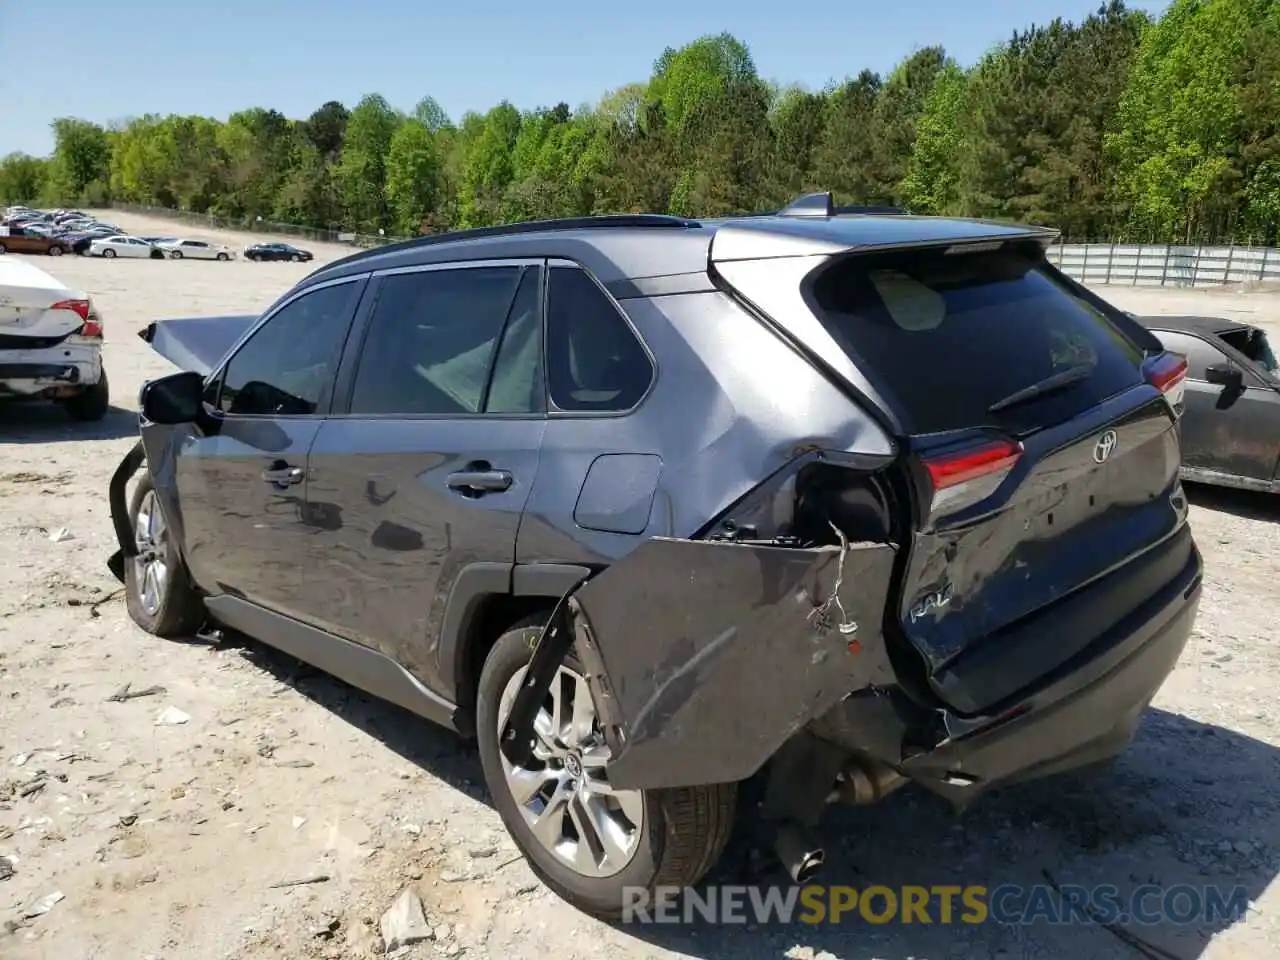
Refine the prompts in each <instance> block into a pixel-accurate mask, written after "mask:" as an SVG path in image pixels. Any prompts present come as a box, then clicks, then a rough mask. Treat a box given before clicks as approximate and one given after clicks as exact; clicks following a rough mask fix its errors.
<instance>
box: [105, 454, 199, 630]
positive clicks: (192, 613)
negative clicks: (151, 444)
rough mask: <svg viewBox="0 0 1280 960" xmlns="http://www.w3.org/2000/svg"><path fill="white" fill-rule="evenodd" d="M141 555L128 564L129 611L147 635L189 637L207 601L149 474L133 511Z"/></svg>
mask: <svg viewBox="0 0 1280 960" xmlns="http://www.w3.org/2000/svg"><path fill="white" fill-rule="evenodd" d="M129 520H130V526H131V527H132V528H133V535H134V541H135V542H136V543H137V545H138V555H137V556H136V557H134V558H133V559H132V560H130V561H129V562H127V563H126V564H125V568H124V578H125V609H126V610H128V611H129V617H130V618H131V619H132V620H133V622H134V623H136V624H137V625H138V626H140V627H141V628H142V629H143V630H145V631H147V633H150V634H154V635H155V636H157V637H189V636H191V635H192V634H194V633H195V632H196V631H197V630H198V629H200V626H201V625H202V624H203V623H204V620H205V611H204V603H203V602H202V601H201V599H200V595H199V594H198V593H196V591H195V589H194V588H193V587H192V586H191V581H190V580H189V579H188V577H187V568H186V565H185V564H184V563H183V562H182V557H181V556H180V555H179V553H178V549H177V545H176V544H175V543H174V542H173V539H172V537H170V535H169V524H168V522H167V521H166V519H165V515H164V511H163V510H162V509H161V508H160V497H159V496H158V495H157V494H156V490H155V486H154V485H153V484H152V482H151V474H150V472H147V473H145V474H143V476H142V479H141V480H139V481H138V486H137V489H136V490H134V492H133V502H132V503H131V504H130V507H129Z"/></svg>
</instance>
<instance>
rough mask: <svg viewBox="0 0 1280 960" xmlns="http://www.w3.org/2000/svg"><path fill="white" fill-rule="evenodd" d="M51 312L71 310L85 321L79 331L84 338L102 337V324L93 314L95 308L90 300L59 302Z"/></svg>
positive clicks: (51, 308)
mask: <svg viewBox="0 0 1280 960" xmlns="http://www.w3.org/2000/svg"><path fill="white" fill-rule="evenodd" d="M49 309H50V310H70V311H71V312H72V313H74V314H75V315H76V316H77V317H79V318H80V319H81V320H83V321H84V323H82V324H81V326H80V330H79V331H78V332H79V334H80V336H82V337H101V336H102V322H101V321H100V320H99V318H98V317H97V316H95V315H94V313H93V306H92V304H90V303H89V301H88V300H59V301H58V302H57V303H55V304H54V305H53V306H51V307H50V308H49Z"/></svg>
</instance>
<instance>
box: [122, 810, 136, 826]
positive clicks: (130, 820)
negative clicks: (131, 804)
mask: <svg viewBox="0 0 1280 960" xmlns="http://www.w3.org/2000/svg"><path fill="white" fill-rule="evenodd" d="M137 822H138V815H137V814H136V813H126V814H125V815H124V816H123V817H121V818H120V820H119V823H120V826H122V827H132V826H133V825H134V824H135V823H137Z"/></svg>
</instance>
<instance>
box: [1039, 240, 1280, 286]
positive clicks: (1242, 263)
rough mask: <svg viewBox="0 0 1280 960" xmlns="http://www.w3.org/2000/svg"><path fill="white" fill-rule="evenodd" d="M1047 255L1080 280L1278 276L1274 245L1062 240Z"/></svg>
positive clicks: (1202, 281) (1189, 282) (1279, 259)
mask: <svg viewBox="0 0 1280 960" xmlns="http://www.w3.org/2000/svg"><path fill="white" fill-rule="evenodd" d="M1049 258H1050V259H1051V260H1052V261H1053V262H1054V263H1055V264H1057V265H1058V267H1059V268H1060V269H1061V270H1062V272H1063V273H1065V274H1067V275H1068V276H1070V277H1073V278H1075V279H1076V280H1079V281H1081V282H1082V283H1109V284H1114V285H1120V286H1138V287H1216V286H1220V285H1221V284H1224V283H1249V282H1254V283H1260V282H1266V281H1271V282H1280V250H1277V249H1276V248H1275V247H1241V246H1230V247H1207V246H1177V245H1172V244H1137V243H1063V244H1058V245H1056V246H1054V247H1053V248H1052V249H1051V250H1050V251H1049Z"/></svg>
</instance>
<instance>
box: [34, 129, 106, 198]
mask: <svg viewBox="0 0 1280 960" xmlns="http://www.w3.org/2000/svg"><path fill="white" fill-rule="evenodd" d="M110 167H111V144H110V142H109V141H108V139H107V131H106V130H104V129H103V128H102V127H100V126H98V125H97V124H96V123H90V122H89V121H88V120H79V119H76V118H75V117H59V118H58V119H56V120H54V121H53V156H52V157H51V158H50V162H49V171H48V177H47V180H46V194H47V195H48V196H50V197H56V198H57V199H58V201H61V202H65V203H79V202H81V201H82V200H83V199H84V198H85V197H86V196H87V195H88V194H89V192H90V191H91V189H92V190H94V191H96V192H97V193H99V194H100V195H105V194H106V190H107V181H108V179H109V177H110Z"/></svg>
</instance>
